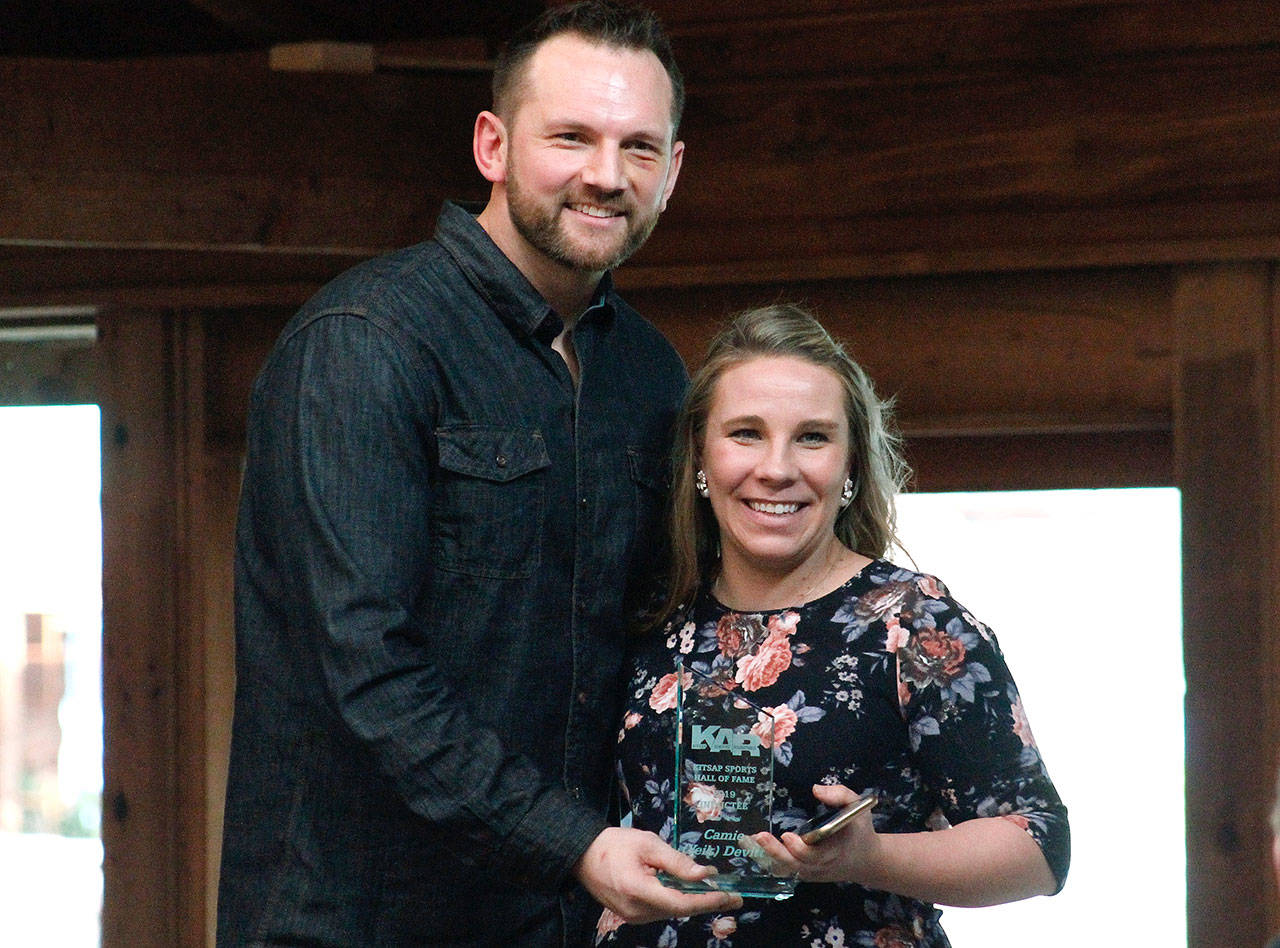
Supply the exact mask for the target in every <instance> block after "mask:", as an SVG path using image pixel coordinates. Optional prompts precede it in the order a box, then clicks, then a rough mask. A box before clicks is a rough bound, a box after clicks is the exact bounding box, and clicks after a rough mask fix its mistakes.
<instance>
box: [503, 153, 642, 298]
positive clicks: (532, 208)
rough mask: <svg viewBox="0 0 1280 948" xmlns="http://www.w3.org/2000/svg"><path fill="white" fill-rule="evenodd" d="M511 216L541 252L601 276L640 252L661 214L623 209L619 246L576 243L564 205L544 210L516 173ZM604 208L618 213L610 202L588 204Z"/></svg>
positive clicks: (510, 183)
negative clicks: (623, 229)
mask: <svg viewBox="0 0 1280 948" xmlns="http://www.w3.org/2000/svg"><path fill="white" fill-rule="evenodd" d="M506 183H507V212H508V214H509V215H510V216H511V223H512V225H514V227H515V229H516V231H517V232H518V233H519V234H520V236H521V237H523V238H524V239H525V240H526V241H528V242H529V244H530V245H531V246H533V247H534V248H535V249H537V250H538V251H539V252H541V253H542V254H544V255H545V256H547V257H549V258H550V259H552V260H554V261H555V262H556V263H559V264H561V265H563V266H566V267H569V268H570V269H573V270H581V271H586V272H589V273H599V272H600V271H602V270H612V269H613V268H614V267H617V266H620V265H621V264H622V262H623V261H624V260H626V259H627V258H628V257H630V256H631V255H632V254H633V253H635V252H636V251H637V250H639V249H640V247H641V245H642V244H643V243H644V242H645V241H646V240H647V239H648V238H649V234H650V233H652V232H653V228H654V226H655V225H656V224H657V223H658V212H657V211H654V212H652V213H651V214H649V215H648V216H646V217H638V216H636V215H637V211H636V209H635V208H634V207H628V208H624V209H622V210H623V211H624V213H625V215H626V216H625V220H626V223H627V230H626V233H625V234H624V235H623V237H622V239H621V241H620V242H619V243H617V244H616V245H614V246H612V247H610V246H604V245H597V244H594V243H592V244H587V243H586V242H575V241H574V240H573V239H572V238H571V237H570V235H569V234H568V233H567V232H566V231H565V228H564V225H563V223H562V222H561V220H560V214H561V212H563V211H564V209H565V207H564V203H562V202H561V203H556V204H554V205H551V206H549V207H548V206H544V205H542V204H541V203H539V202H538V200H536V199H534V198H530V197H528V196H526V195H525V193H524V191H523V190H521V188H520V184H519V178H518V177H517V176H516V175H515V174H514V172H509V173H508V175H507V182H506ZM583 203H588V204H590V203H595V204H599V205H601V206H603V207H610V208H615V209H616V203H615V202H614V201H610V200H608V199H601V200H597V201H591V200H587V201H584V202H583Z"/></svg>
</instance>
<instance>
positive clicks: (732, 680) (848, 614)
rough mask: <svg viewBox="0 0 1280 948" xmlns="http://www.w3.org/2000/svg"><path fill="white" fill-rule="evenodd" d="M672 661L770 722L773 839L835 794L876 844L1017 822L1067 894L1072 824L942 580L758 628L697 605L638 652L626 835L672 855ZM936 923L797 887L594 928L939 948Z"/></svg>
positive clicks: (777, 618)
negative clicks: (652, 838)
mask: <svg viewBox="0 0 1280 948" xmlns="http://www.w3.org/2000/svg"><path fill="white" fill-rule="evenodd" d="M676 657H681V658H682V659H683V661H684V663H685V664H686V665H687V666H690V667H692V668H694V669H696V670H698V671H700V672H703V673H704V674H707V675H710V676H711V677H712V678H714V679H716V680H717V682H718V683H720V684H721V685H723V686H724V687H725V688H728V689H732V690H733V691H734V692H735V693H739V694H742V695H744V696H746V697H749V698H750V699H751V700H752V701H754V702H755V703H757V704H759V705H761V706H762V707H764V708H765V709H766V710H768V711H770V712H771V713H772V715H773V717H774V725H773V733H772V743H771V750H772V753H773V756H774V779H775V782H776V784H777V788H776V792H775V794H774V799H773V826H774V832H775V834H778V835H780V834H781V833H782V832H784V831H786V830H789V829H795V828H797V827H798V826H800V824H801V823H803V822H804V821H805V820H807V819H808V818H809V817H811V816H813V815H814V814H815V812H816V811H817V810H818V809H819V807H818V805H817V802H816V800H815V799H814V797H813V793H812V790H811V788H812V786H813V784H815V783H830V784H835V783H840V784H844V785H846V786H848V787H850V788H851V789H853V790H855V791H857V792H859V793H861V794H873V795H874V796H875V797H876V799H877V803H876V806H875V809H874V811H873V819H874V822H875V827H876V830H877V832H880V833H908V832H917V831H923V830H933V829H940V828H944V827H946V826H947V825H954V824H957V823H960V822H963V821H964V820H969V819H974V818H976V817H1003V818H1005V819H1008V820H1011V821H1013V822H1014V823H1015V824H1017V825H1018V826H1019V827H1021V828H1022V829H1023V830H1024V831H1025V832H1027V833H1028V834H1029V835H1030V836H1031V837H1032V838H1033V839H1034V840H1035V841H1036V842H1037V843H1038V844H1039V845H1040V847H1041V850H1042V851H1043V853H1044V855H1045V858H1046V860H1047V861H1048V864H1049V866H1050V868H1051V869H1052V871H1053V874H1054V876H1055V878H1056V879H1057V881H1058V886H1059V888H1061V885H1062V883H1063V881H1064V880H1065V878H1066V874H1067V867H1068V864H1069V862H1070V835H1069V829H1068V824H1067V813H1066V808H1065V807H1064V806H1063V804H1062V802H1061V800H1060V799H1059V797H1058V794H1057V791H1056V790H1055V789H1054V786H1053V783H1052V782H1051V781H1050V779H1049V775H1048V772H1047V771H1046V769H1045V767H1044V764H1043V762H1042V761H1041V758H1040V752H1039V750H1038V749H1037V747H1036V743H1035V739H1034V738H1033V737H1032V734H1031V727H1030V725H1029V724H1028V722H1027V716H1026V713H1025V712H1024V710H1023V707H1022V700H1021V698H1020V697H1019V694H1018V690H1017V687H1016V686H1015V684H1014V681H1013V678H1012V676H1011V675H1010V674H1009V670H1008V668H1007V667H1006V665H1005V661H1004V656H1003V654H1002V653H1001V651H1000V646H999V644H998V643H997V641H996V638H995V636H994V635H993V634H992V632H991V630H990V629H988V628H987V627H986V626H985V625H983V624H982V623H981V622H979V621H978V620H977V619H975V618H974V617H973V616H972V615H970V614H969V612H968V611H967V610H966V609H965V608H964V607H963V606H961V605H960V604H959V603H958V602H956V601H955V600H954V599H952V598H951V596H950V594H949V593H948V591H947V589H946V587H945V586H943V584H942V583H941V582H940V581H938V580H937V579H936V578H934V577H932V576H928V575H924V574H921V573H916V572H912V571H910V570H906V569H902V568H900V567H897V566H895V565H893V564H892V563H889V562H887V561H885V560H876V561H874V562H872V563H871V564H870V565H868V566H867V567H865V568H864V569H863V570H862V571H861V572H860V573H858V575H856V576H854V577H853V578H852V579H850V580H849V581H848V582H847V583H845V584H844V585H843V586H842V587H841V588H840V589H837V590H835V591H834V592H832V593H830V594H828V595H826V596H823V597H821V598H819V599H816V600H814V601H812V602H810V603H807V604H806V605H804V606H799V607H796V608H793V609H785V610H777V611H772V612H763V613H740V612H734V611H732V610H730V609H728V608H726V607H725V606H723V605H722V604H720V603H719V602H717V601H716V599H715V598H714V597H713V596H711V595H710V594H709V593H708V592H706V591H703V592H702V593H701V594H700V595H699V596H698V597H697V599H696V601H695V602H694V603H693V604H692V606H691V607H689V608H686V609H683V610H681V611H680V612H678V614H677V615H675V616H673V617H672V618H671V619H670V620H669V621H668V622H667V623H666V624H665V625H664V626H663V628H662V629H661V631H660V632H657V633H653V634H652V635H651V636H649V637H647V638H646V639H644V640H643V641H642V642H641V643H640V644H639V646H638V648H637V650H636V653H635V655H634V662H633V674H632V677H631V680H630V683H629V686H628V691H627V695H626V698H627V706H626V711H625V716H624V719H623V722H622V728H621V730H620V732H619V738H618V740H619V744H618V749H619V771H620V777H621V783H622V786H623V793H624V806H625V808H626V809H627V810H629V811H630V814H631V819H632V823H633V825H634V826H636V827H638V828H640V829H648V830H652V831H654V832H656V833H657V834H658V835H659V836H661V837H662V838H663V839H665V840H667V841H668V842H673V844H674V841H673V840H672V839H671V836H672V828H673V815H674V813H673V808H674V804H675V800H674V784H675V773H674V770H675V755H674V750H673V748H674V739H675V695H676V687H675V685H676V677H675V671H674V662H675V659H676ZM757 733H758V734H759V733H765V732H763V731H762V730H761V731H757ZM940 916H941V912H939V911H938V910H937V909H936V908H934V906H932V905H930V904H928V903H924V902H920V901H916V900H914V899H909V898H904V897H900V896H897V895H894V894H891V893H888V892H881V891H876V890H870V889H866V888H863V887H862V886H859V885H855V884H832V883H826V884H819V883H800V885H799V886H798V888H797V891H796V894H795V896H793V897H792V898H790V899H788V900H786V901H763V900H755V899H752V900H748V901H747V902H746V904H745V906H744V907H743V909H741V910H740V911H738V912H737V913H731V914H724V915H716V916H701V917H694V918H690V919H684V920H674V921H666V922H657V923H654V924H651V925H641V926H632V925H625V924H622V922H621V920H620V919H619V918H618V917H617V916H616V915H613V913H611V912H609V911H607V910H606V911H605V912H604V914H603V915H602V917H601V919H600V923H599V925H598V927H597V933H596V943H597V944H598V945H602V944H607V945H610V946H614V945H617V946H634V948H685V946H697V948H704V946H705V948H754V946H760V948H780V946H788V945H795V946H805V948H845V946H865V948H945V946H947V945H948V944H949V943H948V941H947V938H946V935H945V934H944V933H943V930H942V927H941V925H940V924H939V919H940Z"/></svg>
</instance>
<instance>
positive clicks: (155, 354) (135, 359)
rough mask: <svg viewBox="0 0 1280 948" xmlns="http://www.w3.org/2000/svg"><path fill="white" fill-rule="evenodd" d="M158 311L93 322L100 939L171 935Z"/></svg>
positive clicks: (171, 677)
mask: <svg viewBox="0 0 1280 948" xmlns="http://www.w3.org/2000/svg"><path fill="white" fill-rule="evenodd" d="M171 329H172V327H171V324H170V323H169V322H168V321H167V320H162V319H155V318H145V317H140V316H137V315H133V314H125V313H104V314H103V316H102V317H101V322H100V335H99V341H100V350H99V366H100V372H101V374H100V389H101V398H102V455H103V457H102V461H103V471H102V515H103V563H102V585H103V590H104V595H103V694H102V705H103V730H104V734H105V752H104V753H105V756H104V761H103V777H104V786H103V820H102V842H103V849H104V859H103V876H104V894H103V912H102V943H103V945H104V946H109V948H122V946H125V945H128V946H135V945H136V946H152V945H156V946H159V945H179V944H181V942H180V940H179V929H180V925H179V921H178V920H179V917H180V914H181V911H182V909H181V906H182V896H183V892H182V889H181V884H180V880H181V879H182V878H184V876H185V873H184V872H183V871H182V865H183V855H182V848H181V838H182V837H183V830H182V829H181V823H180V822H179V820H178V819H177V817H178V815H179V813H180V812H181V810H180V808H179V806H178V800H179V794H180V791H179V788H178V776H179V766H178V715H177V704H178V701H179V698H178V695H177V677H178V674H177V659H178V652H177V643H176V636H174V635H173V634H172V630H173V629H174V628H175V626H176V624H177V615H178V609H179V606H178V582H177V574H178V570H179V557H178V554H177V544H178V543H179V541H180V537H179V536H178V531H177V523H176V518H175V503H176V497H177V496H178V493H179V488H178V483H177V481H176V480H175V470H174V465H173V458H174V456H175V454H176V450H175V448H176V445H175V438H176V432H175V430H174V419H173V415H172V401H171V400H172V397H173V382H172V378H171V375H170V373H169V371H168V367H169V366H170V364H171V362H172V358H173V339H172V334H171Z"/></svg>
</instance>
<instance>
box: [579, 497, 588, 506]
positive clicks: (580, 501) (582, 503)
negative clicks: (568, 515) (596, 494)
mask: <svg viewBox="0 0 1280 948" xmlns="http://www.w3.org/2000/svg"><path fill="white" fill-rule="evenodd" d="M587 503H588V501H587V498H585V497H582V498H580V499H579V500H578V506H579V507H585V506H587Z"/></svg>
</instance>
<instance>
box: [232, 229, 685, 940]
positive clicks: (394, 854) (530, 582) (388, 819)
mask: <svg viewBox="0 0 1280 948" xmlns="http://www.w3.org/2000/svg"><path fill="white" fill-rule="evenodd" d="M560 325H561V324H560V321H559V319H558V318H557V317H556V315H555V314H554V313H553V312H551V310H550V307H549V306H548V305H547V303H546V302H545V301H544V300H543V299H542V298H541V296H540V295H539V294H538V293H537V292H536V291H535V290H534V289H533V287H532V286H531V285H530V284H529V283H528V281H527V280H525V278H524V277H523V275H521V273H520V272H519V271H518V270H517V269H516V268H515V267H514V266H513V265H512V264H511V263H510V261H508V260H507V258H506V257H505V256H504V255H503V254H502V253H501V252H500V251H499V250H498V248H497V247H496V246H495V245H494V244H493V243H492V242H491V241H490V240H489V238H488V236H487V235H486V234H485V233H484V231H483V230H482V229H481V228H480V226H479V225H478V224H477V223H476V221H475V219H474V217H473V216H472V214H471V213H470V211H469V210H466V209H463V208H462V207H459V206H457V205H446V206H445V209H444V211H443V212H442V214H441V218H440V222H439V226H438V230H437V233H436V236H435V239H434V240H432V241H429V242H427V243H425V244H421V245H419V246H416V247H412V248H409V249H406V250H403V251H400V252H397V253H394V254H390V255H388V256H386V257H383V258H380V259H378V260H375V261H371V262H369V263H367V264H364V265H362V266H359V267H357V268H355V269H354V270H352V271H350V272H348V273H346V274H345V275H343V276H341V277H339V278H338V279H337V280H335V281H334V282H333V283H331V284H330V285H329V286H328V287H326V288H325V289H324V290H322V291H321V292H320V293H319V294H318V295H317V296H316V297H315V298H314V299H313V300H312V301H311V302H309V303H308V304H307V305H306V306H305V307H304V308H303V309H302V310H301V311H300V312H299V313H298V314H297V315H296V316H295V317H294V319H293V320H292V321H291V322H290V323H289V325H288V326H287V327H286V328H285V330H284V332H283V333H282V335H281V337H280V340H279V341H278V343H277V345H276V347H275V349H274V351H273V352H272V354H271V356H270V358H269V359H268V361H267V363H266V366H265V368H264V369H263V371H262V374H261V375H260V377H259V378H258V380H257V383H256V385H255V387H254V390H253V397H252V404H251V408H250V416H249V436H248V456H247V465H246V470H245V477H244V485H243V491H242V497H241V509H240V521H239V528H238V535H237V548H236V624H237V656H236V659H237V661H236V666H237V676H238V686H237V694H236V717H235V725H234V732H233V746H232V759H231V773H230V786H229V790H228V801H227V815H226V841H225V844H224V853H223V876H222V888H221V894H220V904H219V941H220V943H222V944H260V943H270V942H271V940H272V939H273V938H275V939H280V940H285V941H289V942H290V943H295V942H297V943H301V942H305V943H307V944H317V945H320V944H324V945H328V944H333V945H383V944H387V945H389V944H396V945H402V944H413V945H418V944H521V945H524V944H530V945H534V944H544V943H552V942H556V943H558V942H559V941H560V938H561V933H562V929H563V926H562V923H561V904H560V903H559V902H558V901H557V900H558V899H559V898H561V897H562V896H564V897H565V899H566V903H567V902H568V901H571V891H572V890H571V889H570V887H569V886H568V884H567V882H568V880H567V878H566V877H567V873H568V870H569V869H570V868H571V866H572V865H573V863H574V862H575V861H576V860H577V858H578V857H579V856H580V855H581V854H582V852H583V851H584V850H585V848H586V846H587V845H588V844H589V843H590V841H591V840H592V839H593V838H594V837H595V836H596V834H597V833H598V832H599V831H600V830H601V829H602V828H603V827H604V826H605V825H606V824H605V820H606V814H607V809H608V798H609V788H610V775H611V772H612V765H611V761H612V757H613V735H614V734H615V732H616V726H617V715H618V708H619V705H620V690H619V689H620V687H621V684H620V680H619V669H620V662H621V653H622V646H623V636H624V634H625V632H626V620H627V609H628V604H627V600H628V595H629V590H634V589H635V588H636V584H637V579H638V576H639V574H640V568H641V567H643V566H646V565H651V564H652V563H653V561H654V560H655V558H656V550H657V539H658V535H659V526H658V523H657V519H658V515H659V512H660V507H661V503H662V500H663V483H664V478H663V470H664V466H665V465H664V462H665V457H666V452H667V449H668V438H669V434H670V427H671V424H672V421H673V418H674V415H675V412H676V408H677V405H678V401H679V399H680V397H681V395H682V394H683V390H684V386H685V383H686V376H685V372H684V367H683V366H682V364H681V362H680V360H679V358H678V357H677V355H676V354H675V352H674V350H673V349H672V348H671V347H670V345H669V344H668V343H667V342H666V341H665V340H664V339H663V338H662V337H661V335H660V334H659V333H658V332H657V331H656V330H655V329H654V328H653V327H652V326H651V325H649V324H648V323H646V322H645V321H643V320H642V319H641V318H640V317H639V316H638V315H637V314H636V313H635V312H634V311H633V310H632V309H630V308H629V307H628V306H627V305H626V304H625V303H624V302H623V301H622V300H621V299H620V298H619V297H618V296H617V294H616V293H615V292H614V291H613V290H612V284H611V281H610V280H609V278H608V277H606V278H605V280H604V281H603V283H602V285H601V287H600V289H599V291H598V292H597V294H596V297H595V302H594V304H593V305H592V306H591V307H590V309H588V310H587V312H586V313H584V314H583V315H582V316H581V317H580V319H579V320H578V322H577V324H576V328H575V330H574V334H573V338H574V340H575V345H576V349H577V355H578V362H579V365H580V370H581V374H580V381H579V384H578V385H577V387H576V388H575V386H574V384H573V381H572V379H571V377H570V375H569V372H568V370H567V368H566V366H565V364H564V361H563V360H562V359H561V357H560V356H559V355H558V354H557V353H556V352H554V351H553V350H552V348H551V341H552V339H554V338H555V336H556V334H557V332H558V331H559V329H560ZM579 901H581V899H579Z"/></svg>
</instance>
